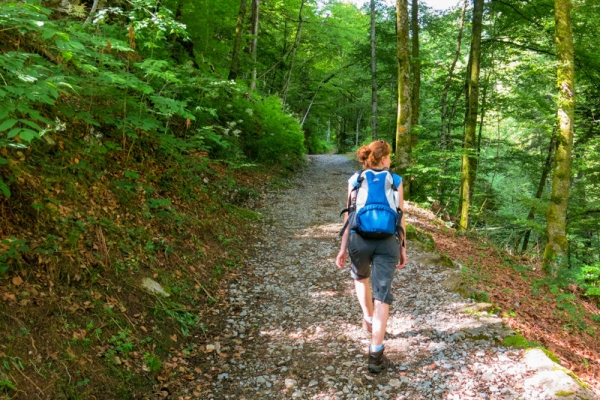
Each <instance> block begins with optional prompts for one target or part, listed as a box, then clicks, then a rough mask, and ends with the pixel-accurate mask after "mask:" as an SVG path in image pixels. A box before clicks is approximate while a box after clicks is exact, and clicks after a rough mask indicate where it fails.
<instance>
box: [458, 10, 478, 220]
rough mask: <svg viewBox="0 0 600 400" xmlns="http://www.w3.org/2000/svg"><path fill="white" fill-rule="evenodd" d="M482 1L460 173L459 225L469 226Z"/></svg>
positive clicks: (473, 43)
mask: <svg viewBox="0 0 600 400" xmlns="http://www.w3.org/2000/svg"><path fill="white" fill-rule="evenodd" d="M483 1H484V0H474V8H473V30H472V36H471V51H470V54H469V65H468V68H467V85H466V89H467V90H466V98H467V99H466V100H467V115H466V121H465V122H466V123H465V137H464V141H463V156H462V168H461V173H460V183H461V186H460V198H459V212H460V221H459V229H460V230H466V229H467V228H468V226H469V206H470V205H471V198H472V196H473V188H474V186H475V178H476V177H477V152H476V145H477V143H476V140H477V137H476V136H477V108H478V107H479V62H480V59H481V28H482V20H483Z"/></svg>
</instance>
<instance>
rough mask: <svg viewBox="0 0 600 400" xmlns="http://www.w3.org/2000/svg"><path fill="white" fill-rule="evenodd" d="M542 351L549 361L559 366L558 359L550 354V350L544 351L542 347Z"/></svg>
mask: <svg viewBox="0 0 600 400" xmlns="http://www.w3.org/2000/svg"><path fill="white" fill-rule="evenodd" d="M542 351H543V352H544V354H545V355H547V356H548V358H549V359H551V360H552V361H554V362H555V363H557V364H560V358H558V357H556V356H555V355H554V353H553V352H551V351H550V350H548V349H545V348H543V347H542Z"/></svg>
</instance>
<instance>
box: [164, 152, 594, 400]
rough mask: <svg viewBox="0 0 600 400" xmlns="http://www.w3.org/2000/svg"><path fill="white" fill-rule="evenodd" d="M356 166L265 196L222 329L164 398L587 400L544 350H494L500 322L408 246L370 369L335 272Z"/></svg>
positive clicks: (345, 286)
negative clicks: (375, 368)
mask: <svg viewBox="0 0 600 400" xmlns="http://www.w3.org/2000/svg"><path fill="white" fill-rule="evenodd" d="M355 168H356V166H355V164H354V163H352V162H351V161H349V160H348V159H347V158H345V157H343V156H337V155H328V156H312V157H311V163H310V166H309V167H307V168H306V169H305V170H304V172H303V173H302V174H301V175H300V176H298V178H297V179H295V181H294V186H293V187H292V188H290V189H283V190H281V191H279V192H276V193H270V194H267V195H266V198H265V201H264V208H263V210H261V212H262V213H263V214H264V216H265V218H264V219H263V221H261V226H262V234H261V241H260V242H259V243H256V244H255V245H254V246H255V250H256V256H255V257H254V258H253V259H252V260H251V261H250V263H249V265H248V266H247V268H246V269H245V271H242V275H241V277H240V278H239V279H237V280H236V281H235V282H234V283H231V284H229V286H228V287H227V288H224V290H225V291H226V294H225V295H224V296H221V298H223V299H224V300H225V301H224V302H222V303H220V304H217V305H215V309H214V313H213V314H214V318H215V319H214V320H215V321H220V322H219V323H217V322H215V323H214V324H213V326H209V328H210V329H209V331H208V332H207V334H206V336H198V337H197V338H194V340H195V344H196V345H197V347H196V350H195V352H194V355H193V356H192V357H190V358H188V359H187V361H186V363H187V364H188V367H189V368H188V369H189V370H193V371H194V373H192V374H189V375H188V376H187V381H186V382H184V383H182V384H181V385H179V386H178V387H170V388H169V392H170V396H169V398H199V399H210V398H213V399H288V398H300V399H351V398H355V399H375V398H383V399H461V400H462V399H552V398H561V399H575V398H586V397H587V398H595V397H594V395H593V394H592V393H591V392H589V391H587V392H585V391H584V389H582V388H581V387H579V386H578V385H577V384H576V383H575V382H574V381H573V380H572V379H571V378H570V377H568V375H567V374H565V373H564V372H562V371H560V370H556V365H555V364H553V363H551V362H550V361H549V359H547V358H546V357H545V356H544V355H543V353H541V352H539V351H533V352H524V351H522V350H514V349H509V348H506V347H503V346H502V345H500V344H499V343H500V341H499V339H500V338H501V337H503V336H506V335H509V334H511V332H510V330H508V329H507V328H506V327H505V326H504V325H503V324H502V321H501V320H500V318H498V317H496V316H494V315H491V314H488V312H487V311H485V310H478V309H477V308H476V307H475V308H473V307H474V303H473V302H472V301H469V300H468V299H463V298H461V297H460V296H459V295H457V294H455V293H453V292H452V291H450V290H448V289H446V288H445V287H444V286H443V285H442V283H443V282H445V281H447V280H448V278H449V277H451V276H455V275H456V272H457V271H456V270H455V269H451V268H448V267H444V266H443V265H442V262H441V259H440V257H439V256H436V255H435V254H433V253H430V252H427V251H425V250H423V249H422V247H421V246H420V245H419V244H418V243H414V242H409V243H408V259H409V261H408V264H407V266H406V267H405V268H404V269H403V270H401V271H398V273H397V274H396V276H395V279H394V285H393V293H394V296H395V302H394V304H393V305H392V307H391V315H390V321H389V324H388V329H387V339H386V342H385V344H386V353H385V354H386V355H387V357H388V359H389V362H390V365H389V367H388V368H387V370H385V371H384V372H382V373H381V374H379V375H373V374H370V373H369V372H367V368H366V367H367V365H366V353H367V348H368V344H369V336H368V334H367V333H366V332H364V331H363V330H362V326H361V311H360V308H359V306H358V303H357V301H356V298H355V297H354V289H353V285H352V281H351V278H350V275H349V270H348V268H347V267H346V268H344V269H342V270H340V269H338V268H336V267H335V265H334V261H335V256H336V254H337V251H338V248H339V241H338V237H337V233H338V232H339V229H340V228H341V218H340V217H339V212H340V210H341V209H342V208H343V207H344V198H345V188H346V185H347V183H346V182H347V179H348V177H349V176H350V175H351V174H352V172H354V170H355ZM413 218H416V216H414V215H408V222H409V223H410V222H411V219H413ZM469 308H470V311H469ZM465 310H466V311H465ZM180 362H181V360H180ZM549 362H550V363H549ZM557 373H558V375H557ZM561 374H562V375H561ZM563 375H564V376H563ZM565 376H566V377H567V378H564V377H565ZM561 379H563V380H564V381H560V380H561ZM558 381H560V383H561V385H562V386H553V385H554V384H551V382H558ZM577 393H578V394H577ZM558 395H561V396H562V397H560V396H558ZM579 395H582V396H583V397H578V396H579Z"/></svg>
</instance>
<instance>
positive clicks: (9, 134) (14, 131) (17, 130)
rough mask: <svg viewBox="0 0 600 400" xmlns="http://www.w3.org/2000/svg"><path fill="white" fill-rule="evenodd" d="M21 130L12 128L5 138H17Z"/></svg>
mask: <svg viewBox="0 0 600 400" xmlns="http://www.w3.org/2000/svg"><path fill="white" fill-rule="evenodd" d="M22 129H23V128H13V129H11V130H10V131H9V132H8V135H6V137H7V138H9V139H10V138H14V137H15V136H17V135H18V134H19V132H21V130H22Z"/></svg>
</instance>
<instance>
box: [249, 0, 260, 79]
mask: <svg viewBox="0 0 600 400" xmlns="http://www.w3.org/2000/svg"><path fill="white" fill-rule="evenodd" d="M259 8H260V0H252V17H251V19H252V43H251V44H250V55H251V57H252V82H251V83H250V90H254V89H256V47H257V44H258V10H259Z"/></svg>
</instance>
